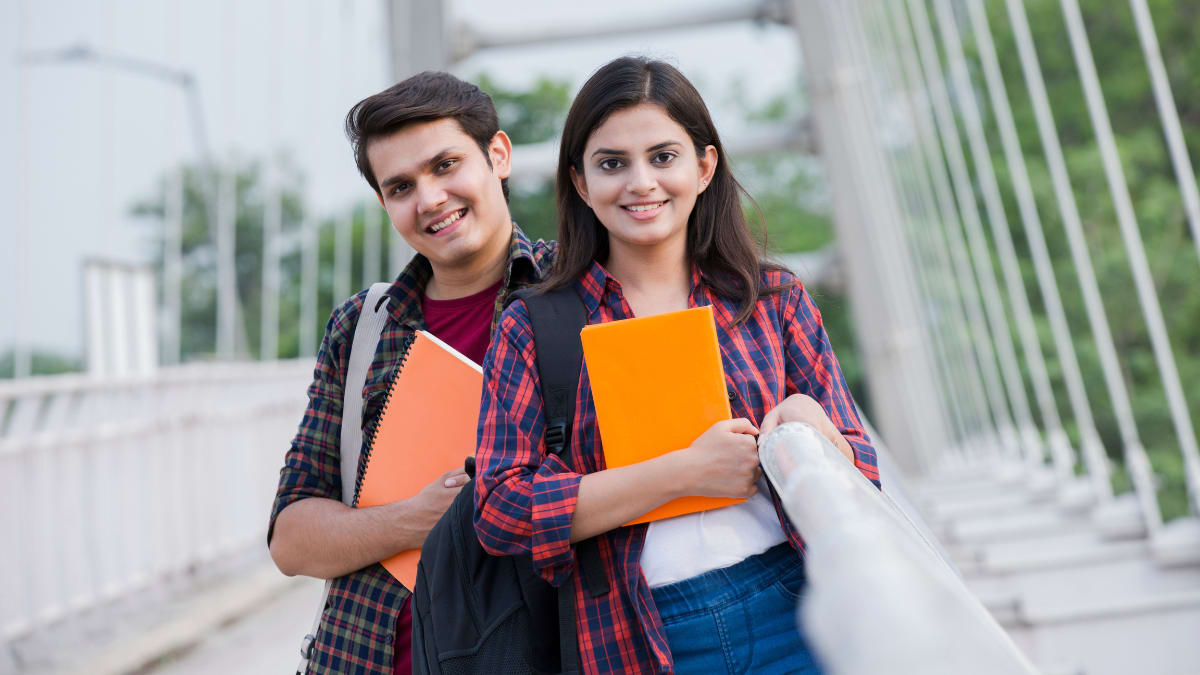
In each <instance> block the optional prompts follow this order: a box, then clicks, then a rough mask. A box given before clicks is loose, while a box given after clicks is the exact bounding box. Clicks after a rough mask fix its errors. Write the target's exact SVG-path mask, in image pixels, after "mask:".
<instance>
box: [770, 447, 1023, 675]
mask: <svg viewBox="0 0 1200 675" xmlns="http://www.w3.org/2000/svg"><path fill="white" fill-rule="evenodd" d="M873 441H874V443H875V445H876V448H879V449H880V450H881V452H886V451H885V450H883V447H882V444H881V443H880V439H879V438H878V437H877V436H876V437H874V438H873ZM759 455H760V457H761V460H762V464H763V469H764V471H765V472H766V474H767V475H768V476H769V477H770V479H771V482H772V483H773V484H774V485H775V488H776V490H777V491H778V492H779V495H780V498H781V499H782V500H783V504H784V508H785V509H786V510H787V514H788V517H790V518H791V520H792V522H794V523H795V524H796V526H797V527H798V528H799V529H800V530H801V531H802V532H804V539H805V543H806V547H807V556H806V569H807V574H808V579H809V588H808V591H807V592H806V596H805V600H804V601H803V603H802V605H801V613H802V615H803V619H802V623H803V624H804V626H805V629H806V632H807V634H808V636H809V638H810V639H811V640H812V643H813V645H814V647H815V648H816V649H817V652H818V654H819V656H820V658H821V660H822V664H823V665H824V666H825V667H826V668H827V669H828V670H829V671H830V672H832V673H878V672H887V673H896V674H897V675H908V674H910V673H911V674H912V675H917V674H921V675H927V674H929V673H967V672H969V673H980V674H982V675H988V674H991V673H996V674H998V675H999V674H1004V675H1011V674H1015V673H1033V672H1034V669H1033V666H1032V665H1031V664H1030V663H1029V661H1028V659H1026V658H1025V656H1024V655H1023V654H1022V653H1021V652H1020V650H1019V649H1017V647H1016V645H1015V644H1013V642H1012V639H1011V638H1010V637H1009V636H1008V635H1007V634H1006V633H1005V632H1004V630H1003V629H1002V628H1001V627H1000V625H999V624H998V623H996V620H995V619H994V618H993V617H992V615H991V614H989V613H988V611H987V610H986V609H985V608H984V606H983V605H982V604H981V603H980V601H979V600H978V599H977V598H976V597H975V596H974V595H973V594H972V593H971V592H970V591H969V590H968V589H967V587H966V585H965V584H964V583H963V581H962V579H961V578H960V577H959V576H958V574H957V573H956V572H955V571H954V570H953V568H952V567H951V566H950V564H949V563H948V562H947V561H946V559H945V558H944V557H943V556H942V554H941V551H940V547H939V545H938V544H937V542H936V540H934V539H932V537H931V535H929V534H928V533H927V532H928V531H927V530H924V529H923V528H922V526H921V525H920V522H921V521H920V517H919V515H917V514H916V513H915V512H912V511H906V510H905V509H904V508H902V507H901V506H900V505H899V504H898V503H897V502H896V501H894V500H892V499H891V498H890V497H889V495H888V493H887V492H881V491H879V490H877V489H876V488H875V487H874V486H873V485H871V484H870V483H869V482H868V481H867V480H866V478H864V477H863V476H862V474H861V473H859V471H858V469H856V468H855V467H854V466H853V465H851V464H850V462H849V461H847V460H846V458H845V457H843V456H842V454H841V453H840V452H839V451H838V450H837V449H836V448H834V447H833V444H831V443H830V442H829V441H828V440H826V439H825V438H824V437H823V436H821V434H820V433H819V432H817V431H816V430H815V429H813V428H812V427H811V426H809V425H807V424H798V423H787V424H783V425H780V426H779V427H778V428H776V429H774V430H773V431H772V432H771V433H770V434H768V435H767V436H765V437H763V438H762V439H761V440H760V442H759ZM883 481H885V483H884V484H885V490H897V491H898V492H899V493H900V494H903V488H904V486H903V480H902V479H901V478H900V476H899V475H897V474H894V473H893V474H890V475H887V476H884V477H883Z"/></svg>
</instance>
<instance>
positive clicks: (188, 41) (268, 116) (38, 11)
mask: <svg viewBox="0 0 1200 675" xmlns="http://www.w3.org/2000/svg"><path fill="white" fill-rule="evenodd" d="M730 4H737V0H692V1H691V2H687V1H681V0H662V1H660V2H656V3H653V5H652V7H653V10H647V6H648V3H646V2H644V0H609V1H608V2H606V3H604V4H603V6H602V8H601V5H599V4H598V3H597V4H589V5H583V4H577V3H561V2H549V1H542V0H537V1H534V0H509V1H507V2H503V3H497V2H493V1H487V0H453V1H452V2H447V3H446V5H445V11H446V14H447V24H448V25H449V26H454V27H457V26H466V27H467V28H468V29H472V28H473V29H476V30H479V31H487V32H489V33H504V32H506V31H514V30H529V29H539V28H544V29H545V32H546V33H547V34H548V35H553V34H554V32H555V31H556V30H558V27H560V26H569V25H578V24H580V23H585V22H586V23H587V24H588V25H613V26H620V25H621V23H622V22H626V21H627V22H629V23H630V24H631V25H635V24H637V22H639V21H645V20H651V19H655V18H658V17H661V16H668V17H669V16H684V13H686V12H690V11H695V9H696V8H698V7H725V6H729V5H730ZM651 11H652V12H653V13H650V12H651ZM383 17H384V2H383V0H240V1H237V0H167V1H163V0H108V1H105V2H95V1H92V0H60V1H58V2H54V3H45V2H37V1H36V0H0V55H2V58H0V91H5V92H16V96H15V97H14V98H9V99H8V100H10V102H11V103H10V104H9V105H5V106H0V203H3V204H5V205H7V207H8V208H7V214H6V215H5V216H4V217H3V218H0V242H3V243H2V244H0V276H2V277H3V281H2V282H0V288H2V289H3V291H0V316H3V317H10V320H6V321H0V353H4V352H7V350H8V349H9V348H11V347H12V345H14V344H15V342H16V341H17V340H24V341H25V342H26V343H27V344H31V345H32V346H33V347H34V348H35V349H39V350H47V351H52V352H58V353H61V354H64V355H66V356H72V357H80V356H81V355H82V352H83V334H82V325H83V321H82V318H83V304H82V300H81V295H82V292H81V291H82V280H81V278H82V275H81V268H82V264H83V262H84V261H85V260H88V259H102V260H112V261H118V262H123V263H133V264H145V263H146V262H148V261H149V259H150V257H151V254H152V251H151V248H150V247H151V239H152V235H153V234H154V231H153V230H152V229H151V228H153V227H154V226H155V225H156V224H155V223H152V222H147V221H146V220H139V219H135V218H133V217H132V216H130V214H129V211H130V207H131V206H132V205H133V204H134V203H135V202H137V201H138V200H139V199H144V198H147V197H151V196H153V194H154V190H155V185H156V181H157V179H158V177H159V176H160V175H161V174H162V172H163V171H164V170H166V169H167V168H169V167H171V166H174V165H176V164H177V163H178V162H181V161H195V159H196V158H197V156H198V152H197V145H198V144H197V142H196V138H195V135H194V134H193V131H192V128H191V126H190V121H189V118H188V116H187V109H186V107H185V99H184V95H183V93H182V89H181V88H180V87H179V86H178V85H176V84H172V83H170V82H167V81H163V80H157V79H153V78H150V77H146V76H144V75H139V74H133V73H129V72H126V71H122V70H119V69H115V68H106V67H100V66H98V65H96V64H84V63H41V64H29V63H28V62H27V61H25V60H23V58H22V55H29V54H44V53H46V52H47V51H51V52H53V51H56V50H61V49H63V48H64V47H68V46H73V45H88V46H90V47H91V48H93V49H94V50H96V51H97V52H101V53H105V54H109V55H120V56H128V57H134V58H138V59H142V60H146V61H152V62H156V63H159V64H163V65H166V66H169V67H171V68H174V69H179V70H184V71H188V72H190V73H192V74H193V75H194V77H195V78H196V82H197V84H198V89H199V92H200V97H201V101H202V109H203V124H204V128H205V129H206V134H207V137H208V139H209V141H208V144H209V146H210V147H211V149H212V154H213V156H214V157H215V158H216V159H217V160H218V161H223V160H229V159H238V158H240V159H250V158H256V157H263V156H268V155H271V154H273V153H275V152H278V151H279V150H281V149H284V150H286V152H288V153H289V154H290V155H291V156H292V157H294V159H295V163H296V164H297V165H298V166H299V167H301V169H302V170H303V172H304V174H305V175H306V177H307V181H306V185H305V197H306V199H307V200H308V201H309V203H310V204H311V205H312V206H313V207H314V208H315V209H316V211H317V212H318V213H319V214H326V213H331V212H334V211H335V210H338V209H348V208H350V206H351V205H353V204H355V203H357V202H359V201H361V200H365V199H370V198H371V197H372V194H371V193H370V192H369V188H368V187H367V186H366V184H365V183H364V182H363V181H362V179H361V177H360V176H359V175H358V173H357V170H356V169H355V167H354V162H353V158H352V156H351V154H350V148H349V145H348V143H347V142H346V139H345V136H344V135H343V132H342V119H343V117H344V115H345V113H346V111H347V110H348V109H349V107H350V106H351V105H352V104H353V103H354V102H356V101H358V100H360V99H361V98H363V97H365V96H367V95H369V94H371V93H374V92H376V91H378V90H380V89H382V88H384V87H386V86H387V85H389V84H391V81H390V79H391V73H390V68H389V63H388V42H387V35H386V33H385V29H384V22H383ZM627 53H641V54H648V55H651V56H656V57H661V58H666V59H668V60H670V61H672V62H673V63H675V64H676V65H677V66H679V67H680V69H681V70H683V72H684V73H685V74H686V75H688V76H689V77H690V78H691V79H692V80H693V81H694V82H695V83H696V85H697V87H698V88H699V89H700V91H701V93H702V94H703V95H704V96H705V99H706V101H707V102H708V103H709V105H710V107H711V108H712V109H713V114H714V117H715V118H716V122H717V125H718V128H719V129H721V130H722V132H723V134H724V135H725V136H726V138H727V139H728V138H729V136H730V131H731V130H733V131H734V132H736V125H737V123H738V116H739V115H738V112H739V101H738V100H737V99H738V98H748V99H751V100H750V101H747V102H746V103H747V104H749V105H754V104H756V103H757V104H761V103H763V102H765V101H766V100H768V99H770V98H771V97H772V96H774V95H776V94H778V93H781V92H783V91H785V90H787V89H788V88H790V87H795V86H798V77H799V46H798V45H797V44H796V40H795V37H794V33H792V32H791V31H790V30H788V29H786V28H784V27H779V26H760V25H755V24H751V23H749V22H744V23H739V24H724V25H716V26H707V27H699V28H688V29H679V30H662V31H656V32H649V33H648V32H637V33H634V32H630V33H629V34H626V35H616V36H612V37H605V38H602V39H589V40H571V41H560V42H553V43H546V44H541V45H537V46H530V47H520V48H505V49H491V50H487V51H482V52H477V53H475V54H473V55H471V56H469V57H467V58H466V59H465V60H463V61H461V62H459V63H456V64H452V65H451V66H450V69H451V70H452V71H454V72H456V73H457V74H459V75H461V76H464V77H471V76H473V75H476V74H478V73H479V72H482V71H486V72H488V73H489V74H491V75H492V76H493V77H495V78H496V79H497V80H499V81H500V82H501V83H502V84H505V85H508V86H512V87H520V86H522V85H524V84H527V83H529V82H531V81H533V80H534V79H535V78H537V77H538V76H540V75H549V76H552V77H555V78H559V79H565V80H567V81H569V82H571V83H572V86H573V87H576V88H577V87H578V86H579V85H580V84H581V83H582V81H583V80H584V79H586V78H587V76H588V75H589V74H590V73H591V72H592V71H594V70H595V69H596V68H597V67H599V66H600V65H602V64H603V63H604V62H606V61H608V60H610V59H612V58H614V57H616V56H619V55H621V54H627ZM515 170H516V172H517V173H519V172H520V167H516V168H515Z"/></svg>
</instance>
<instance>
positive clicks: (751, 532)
mask: <svg viewBox="0 0 1200 675" xmlns="http://www.w3.org/2000/svg"><path fill="white" fill-rule="evenodd" d="M786 539H787V536H786V535H785V534H784V533H783V528H781V527H780V526H779V516H777V515H776V514H775V505H774V504H772V503H771V493H770V491H769V489H768V487H767V482H766V478H760V479H759V481H758V492H756V493H754V496H753V497H751V498H750V499H748V500H746V501H744V502H742V503H741V504H733V505H732V506H726V507H723V508H720V509H714V510H712V511H700V512H699V513H689V514H688V515H686V516H677V517H675V518H668V519H666V520H658V521H655V522H653V523H650V528H649V529H648V530H647V531H646V544H645V546H644V547H643V548H642V573H643V574H645V575H646V582H647V583H649V584H650V587H651V588H657V587H659V586H666V585H667V584H673V583H675V582H676V581H683V580H684V579H690V578H692V577H694V576H697V575H700V574H704V573H705V572H709V571H711V570H715V569H720V568H722V567H729V566H730V565H734V564H737V563H739V562H741V561H743V560H745V559H746V558H749V557H750V556H752V555H757V554H759V553H762V552H763V551H765V550H767V549H769V548H771V547H772V546H774V545H776V544H779V543H782V542H783V541H785V540H786Z"/></svg>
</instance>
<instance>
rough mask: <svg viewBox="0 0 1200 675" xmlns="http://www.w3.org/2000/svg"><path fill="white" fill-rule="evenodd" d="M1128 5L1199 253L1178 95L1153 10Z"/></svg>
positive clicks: (1198, 201)
mask: <svg viewBox="0 0 1200 675" xmlns="http://www.w3.org/2000/svg"><path fill="white" fill-rule="evenodd" d="M1129 4H1130V6H1131V7H1133V19H1134V23H1136V24H1137V31H1138V40H1139V41H1141V43H1142V53H1144V54H1145V55H1146V67H1147V68H1149V70H1150V84H1151V85H1152V86H1153V87H1154V102H1155V103H1156V104H1157V105H1158V116H1159V118H1161V119H1162V125H1163V134H1164V135H1165V136H1166V138H1167V148H1168V150H1170V152H1171V163H1172V164H1173V165H1174V167H1175V177H1176V179H1177V180H1178V181H1179V192H1180V194H1181V195H1182V197H1183V210H1184V211H1185V212H1186V213H1187V219H1188V225H1190V226H1191V228H1192V243H1194V244H1195V245H1196V253H1197V254H1200V189H1198V188H1197V187H1196V172H1195V171H1193V170H1192V160H1191V159H1190V158H1189V157H1188V153H1187V145H1186V144H1185V143H1184V140H1183V130H1182V129H1181V128H1180V125H1179V110H1178V109H1177V108H1176V107H1175V97H1174V96H1173V95H1172V94H1171V81H1170V80H1169V79H1167V69H1166V67H1165V66H1164V65H1163V58H1162V51H1161V50H1160V49H1159V48H1158V34H1157V33H1156V32H1155V31H1154V21H1153V20H1151V18H1150V9H1149V8H1148V7H1147V6H1146V0H1129Z"/></svg>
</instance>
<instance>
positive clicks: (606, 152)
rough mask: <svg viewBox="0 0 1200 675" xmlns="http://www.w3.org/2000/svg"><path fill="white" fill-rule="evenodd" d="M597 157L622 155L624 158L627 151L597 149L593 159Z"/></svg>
mask: <svg viewBox="0 0 1200 675" xmlns="http://www.w3.org/2000/svg"><path fill="white" fill-rule="evenodd" d="M596 155H621V156H624V155H625V151H624V150H613V149H612V148H596V151H595V152H593V153H592V157H595V156H596Z"/></svg>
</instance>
